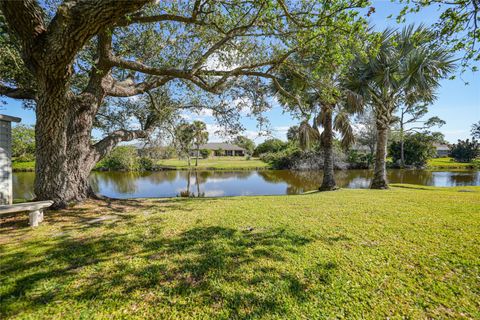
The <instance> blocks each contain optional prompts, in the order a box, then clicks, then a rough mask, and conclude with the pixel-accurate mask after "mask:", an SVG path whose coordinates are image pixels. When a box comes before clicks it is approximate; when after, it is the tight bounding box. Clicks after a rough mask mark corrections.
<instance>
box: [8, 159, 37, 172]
mask: <svg viewBox="0 0 480 320" xmlns="http://www.w3.org/2000/svg"><path fill="white" fill-rule="evenodd" d="M12 170H13V171H34V170H35V161H21V162H20V161H12Z"/></svg>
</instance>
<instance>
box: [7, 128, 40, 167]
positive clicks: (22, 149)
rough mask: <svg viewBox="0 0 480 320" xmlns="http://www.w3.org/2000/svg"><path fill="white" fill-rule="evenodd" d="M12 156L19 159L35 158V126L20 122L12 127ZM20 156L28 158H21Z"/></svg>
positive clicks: (30, 159) (29, 159)
mask: <svg viewBox="0 0 480 320" xmlns="http://www.w3.org/2000/svg"><path fill="white" fill-rule="evenodd" d="M12 156H13V157H15V158H16V160H17V161H23V162H26V161H33V160H35V128H34V127H33V126H27V125H24V124H18V125H16V126H14V127H13V128H12ZM19 158H23V159H26V160H19ZM27 159H28V160H27Z"/></svg>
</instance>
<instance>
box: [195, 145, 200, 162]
mask: <svg viewBox="0 0 480 320" xmlns="http://www.w3.org/2000/svg"><path fill="white" fill-rule="evenodd" d="M199 148H200V145H199V144H197V158H196V159H195V167H198V156H199V154H200V149H199Z"/></svg>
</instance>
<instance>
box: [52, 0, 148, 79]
mask: <svg viewBox="0 0 480 320" xmlns="http://www.w3.org/2000/svg"><path fill="white" fill-rule="evenodd" d="M148 2H151V0H130V1H123V2H122V3H121V5H119V3H118V1H116V0H99V1H89V0H78V1H69V2H64V3H63V4H61V5H60V6H59V7H58V10H57V12H56V14H55V17H54V18H53V20H52V22H51V23H50V24H49V26H48V28H47V29H48V30H47V32H46V33H45V42H44V52H43V58H44V60H45V64H44V65H45V66H46V68H47V70H43V71H44V72H45V73H47V74H48V75H49V76H50V77H53V78H56V77H65V76H68V75H69V74H70V73H71V70H69V69H70V68H69V66H70V64H71V63H72V61H73V59H74V58H75V55H76V54H77V52H78V51H79V50H80V49H81V48H82V47H83V46H84V45H85V43H86V42H87V41H88V40H89V39H90V38H91V37H92V36H94V35H96V34H98V33H99V32H101V30H104V29H105V28H106V27H108V26H111V25H114V24H115V23H116V22H117V21H118V20H120V19H121V18H123V17H124V16H125V14H127V13H130V12H133V11H136V10H138V9H140V8H141V7H142V6H144V5H145V4H147V3H148Z"/></svg>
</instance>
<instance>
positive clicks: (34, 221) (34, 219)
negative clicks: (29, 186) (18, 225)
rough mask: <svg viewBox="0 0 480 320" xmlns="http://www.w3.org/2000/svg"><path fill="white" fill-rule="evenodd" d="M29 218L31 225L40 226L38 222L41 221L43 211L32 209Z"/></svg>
mask: <svg viewBox="0 0 480 320" xmlns="http://www.w3.org/2000/svg"><path fill="white" fill-rule="evenodd" d="M28 216H29V220H30V227H38V224H39V223H40V222H41V218H40V216H41V211H40V210H35V211H30V213H29V214H28Z"/></svg>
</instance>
